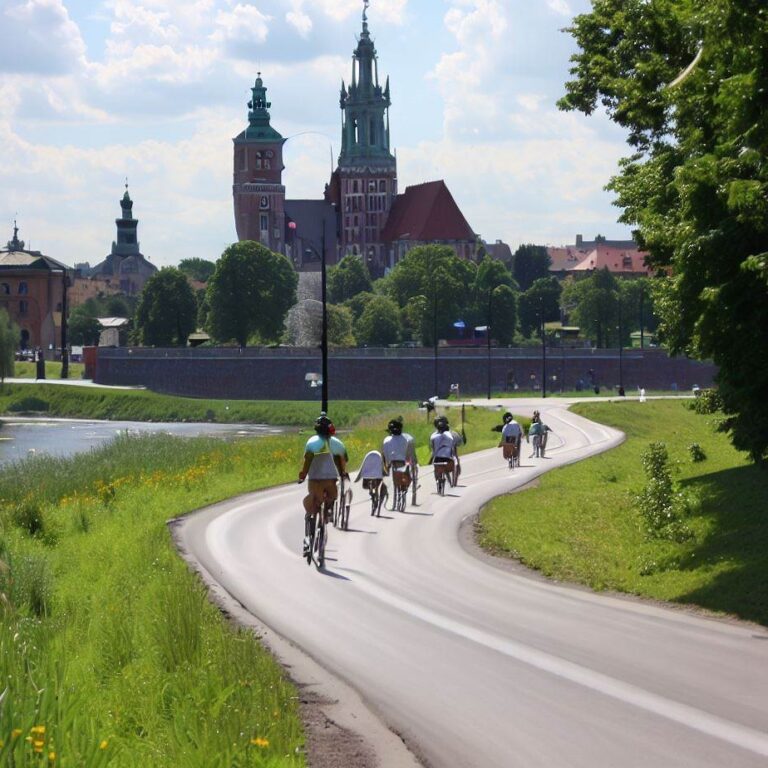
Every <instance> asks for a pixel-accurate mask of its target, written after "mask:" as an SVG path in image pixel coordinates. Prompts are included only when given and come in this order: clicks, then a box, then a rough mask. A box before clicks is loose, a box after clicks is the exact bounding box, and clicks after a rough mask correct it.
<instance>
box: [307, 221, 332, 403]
mask: <svg viewBox="0 0 768 768" xmlns="http://www.w3.org/2000/svg"><path fill="white" fill-rule="evenodd" d="M306 251H308V252H309V253H310V254H312V253H314V254H315V255H319V256H320V300H321V302H322V304H323V322H322V331H321V333H320V355H321V356H322V373H321V376H322V377H323V380H322V384H321V387H322V389H321V399H322V407H321V410H322V411H323V413H328V304H327V296H326V275H325V219H323V228H322V244H321V247H320V253H319V254H318V253H317V251H316V250H315V249H314V248H312V247H309V248H306V249H305V252H306Z"/></svg>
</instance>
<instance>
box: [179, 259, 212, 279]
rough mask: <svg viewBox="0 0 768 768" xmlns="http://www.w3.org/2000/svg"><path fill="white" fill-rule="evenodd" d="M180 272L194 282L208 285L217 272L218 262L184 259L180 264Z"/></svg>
mask: <svg viewBox="0 0 768 768" xmlns="http://www.w3.org/2000/svg"><path fill="white" fill-rule="evenodd" d="M179 270H180V271H181V272H183V273H184V274H185V275H187V276H188V277H191V278H192V279H193V280H197V281H198V282H200V283H207V282H208V280H210V278H211V275H213V273H214V272H215V271H216V262H213V261H208V260H207V259H200V258H197V257H195V258H191V259H182V260H181V261H180V262H179Z"/></svg>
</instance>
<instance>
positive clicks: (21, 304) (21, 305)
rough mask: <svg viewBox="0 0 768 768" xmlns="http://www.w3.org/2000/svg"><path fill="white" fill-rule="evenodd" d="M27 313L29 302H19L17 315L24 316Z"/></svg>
mask: <svg viewBox="0 0 768 768" xmlns="http://www.w3.org/2000/svg"><path fill="white" fill-rule="evenodd" d="M27 312H29V302H28V301H20V302H19V315H22V316H23V315H26V314H27Z"/></svg>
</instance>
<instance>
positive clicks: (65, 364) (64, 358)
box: [61, 269, 69, 379]
mask: <svg viewBox="0 0 768 768" xmlns="http://www.w3.org/2000/svg"><path fill="white" fill-rule="evenodd" d="M61 274H62V280H61V378H62V379H68V378H69V348H68V343H67V312H68V307H67V288H69V275H68V274H67V270H66V269H64V270H62V273H61Z"/></svg>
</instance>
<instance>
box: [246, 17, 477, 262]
mask: <svg viewBox="0 0 768 768" xmlns="http://www.w3.org/2000/svg"><path fill="white" fill-rule="evenodd" d="M251 90H252V98H251V101H249V102H248V108H249V112H248V127H247V128H246V129H245V130H244V131H243V132H242V133H240V134H239V135H238V136H236V137H235V138H234V139H233V142H234V175H233V188H232V193H233V199H234V213H235V227H236V230H237V236H238V239H240V240H256V241H258V242H261V243H263V244H264V245H265V246H267V247H268V248H271V249H272V250H274V251H278V252H280V253H284V254H285V255H286V256H288V257H289V258H290V259H291V260H292V262H293V263H294V265H295V266H296V268H297V269H299V270H302V271H313V270H316V269H318V268H319V263H320V256H321V254H322V252H323V251H325V255H326V260H327V263H328V264H334V263H336V262H337V261H338V260H339V259H340V258H342V257H343V256H345V255H347V254H354V255H356V256H359V257H360V258H361V259H363V260H364V261H365V263H366V264H367V266H368V268H369V270H370V271H371V273H372V274H373V275H374V276H380V275H383V274H384V273H385V272H386V271H387V270H388V269H391V268H392V267H394V265H395V264H396V263H397V262H398V261H399V260H400V259H401V258H402V257H403V256H404V255H405V253H407V251H408V250H410V249H411V248H413V247H414V246H416V245H422V244H427V243H441V244H446V245H449V246H451V247H452V248H454V250H455V251H456V253H457V254H458V255H459V256H460V257H462V258H466V259H474V258H476V256H477V252H478V242H479V238H478V236H477V235H476V234H475V233H474V231H473V230H472V228H471V227H470V226H469V224H468V223H467V220H466V218H465V217H464V215H463V214H462V213H461V210H460V209H459V207H458V205H457V204H456V201H455V200H454V198H453V196H452V195H451V193H450V191H449V190H448V187H447V186H446V184H445V182H444V181H433V182H428V183H425V184H417V185H414V186H411V187H408V188H407V189H406V190H405V192H404V193H402V194H399V193H398V182H397V159H396V157H395V155H394V154H393V152H392V149H391V142H390V125H389V107H390V105H391V93H390V86H389V78H387V79H386V81H385V83H384V85H383V86H382V84H381V81H380V80H379V69H378V57H377V55H376V48H375V46H374V43H373V40H372V39H371V34H370V30H369V28H368V19H367V3H366V4H365V9H364V10H363V26H362V32H361V34H360V37H359V39H358V42H357V47H356V48H355V50H354V52H353V60H352V74H351V80H350V81H349V83H348V84H347V83H346V82H344V81H342V84H341V92H340V95H339V106H340V108H341V111H342V121H341V151H340V154H339V158H338V165H337V167H336V169H335V170H334V171H333V173H332V174H331V178H330V181H329V183H328V184H327V185H326V187H325V193H324V196H323V199H321V200H286V198H285V187H284V186H283V183H282V172H283V170H284V166H283V151H282V150H283V144H284V143H285V141H286V139H284V138H283V137H282V136H281V134H280V133H278V132H277V131H276V130H275V129H274V128H272V126H271V124H270V114H269V111H268V110H269V109H270V108H271V103H270V102H269V101H267V95H266V93H267V89H266V87H265V86H264V81H263V79H262V77H261V73H260V72H259V73H258V77H257V79H256V82H255V84H254V87H253V88H252V89H251Z"/></svg>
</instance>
